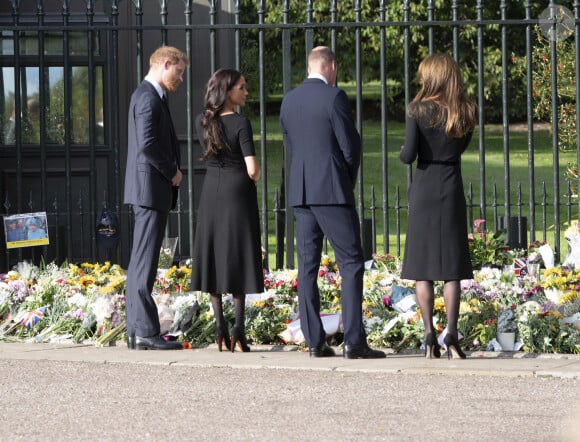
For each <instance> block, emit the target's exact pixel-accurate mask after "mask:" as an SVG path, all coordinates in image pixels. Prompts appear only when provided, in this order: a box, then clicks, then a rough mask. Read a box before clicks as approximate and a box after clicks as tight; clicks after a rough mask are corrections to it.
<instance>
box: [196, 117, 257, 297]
mask: <svg viewBox="0 0 580 442" xmlns="http://www.w3.org/2000/svg"><path fill="white" fill-rule="evenodd" d="M221 119H222V122H223V126H224V132H225V136H226V138H227V140H228V144H229V147H225V148H223V149H221V151H220V154H219V155H218V157H213V158H211V159H209V160H207V162H206V165H207V170H206V174H205V178H204V181H203V188H202V191H201V196H200V201H199V208H198V212H197V213H198V218H197V223H196V229H195V240H194V247H193V256H192V273H191V288H190V289H191V290H192V291H202V292H205V293H215V294H220V293H221V294H223V293H233V294H243V293H260V292H263V291H264V276H263V271H262V249H261V241H260V221H259V213H258V198H257V190H256V185H255V183H254V181H252V180H251V179H250V177H249V176H248V172H247V170H246V164H245V161H244V157H246V156H253V155H256V153H255V148H254V142H253V133H252V127H251V125H250V122H249V121H248V119H247V118H246V117H244V116H242V115H239V114H237V113H234V114H229V115H223V116H221ZM200 120H201V116H200V117H198V118H197V119H196V129H197V133H198V134H200V136H199V138H200V140H201V139H203V137H202V136H201V134H202V133H203V132H202V128H201V125H200Z"/></svg>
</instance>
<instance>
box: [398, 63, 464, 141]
mask: <svg viewBox="0 0 580 442" xmlns="http://www.w3.org/2000/svg"><path fill="white" fill-rule="evenodd" d="M417 74H418V79H419V83H420V84H421V90H420V91H419V92H418V93H417V95H416V96H415V98H414V99H413V101H412V102H411V103H410V104H409V106H408V108H407V112H408V114H409V115H410V116H411V117H414V118H422V117H429V124H430V125H431V126H432V127H444V128H445V134H446V135H447V136H448V137H450V138H461V137H463V136H465V135H466V134H468V133H470V132H472V131H473V128H474V127H475V105H474V103H473V102H472V101H471V100H469V99H468V98H467V97H466V96H465V91H464V88H463V81H462V79H461V72H460V70H459V65H458V64H457V62H456V61H455V60H454V59H453V58H452V57H450V56H449V55H445V54H434V55H430V56H429V57H427V58H425V59H424V60H423V61H422V62H421V64H419V69H418V71H417ZM433 105H435V106H433ZM433 109H435V112H434V113H433Z"/></svg>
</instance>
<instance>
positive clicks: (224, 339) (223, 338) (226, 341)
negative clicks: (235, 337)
mask: <svg viewBox="0 0 580 442" xmlns="http://www.w3.org/2000/svg"><path fill="white" fill-rule="evenodd" d="M215 342H216V344H217V346H218V351H222V345H225V346H226V350H229V349H230V348H231V346H232V344H231V342H230V337H229V335H227V334H226V335H216V336H215Z"/></svg>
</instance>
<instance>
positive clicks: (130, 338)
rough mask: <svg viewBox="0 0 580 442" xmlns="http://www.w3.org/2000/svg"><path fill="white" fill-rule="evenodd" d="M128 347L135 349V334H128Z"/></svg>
mask: <svg viewBox="0 0 580 442" xmlns="http://www.w3.org/2000/svg"><path fill="white" fill-rule="evenodd" d="M127 348H128V349H129V350H135V336H129V335H127Z"/></svg>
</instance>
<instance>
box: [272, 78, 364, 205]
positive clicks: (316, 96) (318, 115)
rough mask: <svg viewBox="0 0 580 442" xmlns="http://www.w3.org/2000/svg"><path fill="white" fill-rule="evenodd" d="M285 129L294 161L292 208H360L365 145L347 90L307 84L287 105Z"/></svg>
mask: <svg viewBox="0 0 580 442" xmlns="http://www.w3.org/2000/svg"><path fill="white" fill-rule="evenodd" d="M280 128H281V130H282V135H283V137H284V145H285V147H286V149H287V151H288V153H289V154H290V157H291V158H290V161H291V163H290V171H289V180H290V184H289V189H288V204H289V205H290V206H302V205H335V204H348V205H354V204H355V199H354V191H353V189H354V186H355V184H356V177H357V174H358V168H359V166H360V161H361V140H360V135H359V133H358V132H357V130H356V127H355V124H354V120H353V117H352V110H351V107H350V104H349V102H348V99H347V97H346V94H345V93H344V91H342V90H340V89H338V88H335V87H332V86H329V85H327V84H326V83H324V82H323V81H322V80H320V79H316V78H308V79H306V80H304V82H303V83H302V84H301V85H300V86H298V87H297V88H296V89H293V90H292V91H290V92H288V93H287V94H286V96H285V97H284V99H283V100H282V106H281V109H280Z"/></svg>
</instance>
